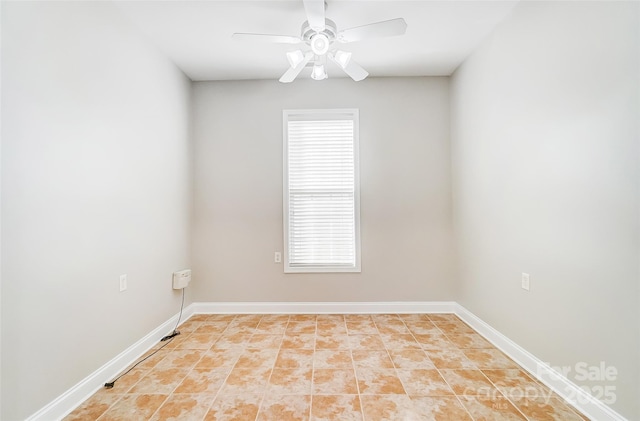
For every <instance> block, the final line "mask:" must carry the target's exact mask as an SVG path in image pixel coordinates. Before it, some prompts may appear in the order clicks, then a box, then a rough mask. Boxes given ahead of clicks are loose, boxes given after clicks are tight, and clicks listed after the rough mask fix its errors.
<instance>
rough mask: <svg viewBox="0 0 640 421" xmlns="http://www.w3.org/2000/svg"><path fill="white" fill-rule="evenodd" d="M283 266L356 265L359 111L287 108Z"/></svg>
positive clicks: (332, 268) (344, 268)
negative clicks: (291, 109)
mask: <svg viewBox="0 0 640 421" xmlns="http://www.w3.org/2000/svg"><path fill="white" fill-rule="evenodd" d="M284 123H285V127H284V132H285V139H284V141H285V148H284V149H285V156H284V158H285V159H284V160H285V177H284V179H285V191H284V196H285V197H284V199H285V200H284V204H285V215H284V216H285V218H284V220H285V248H286V250H285V271H286V272H354V271H360V250H359V186H358V181H359V180H358V153H357V152H358V142H357V140H358V127H357V125H358V112H357V110H315V111H313V110H309V111H285V113H284Z"/></svg>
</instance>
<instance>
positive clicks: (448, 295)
mask: <svg viewBox="0 0 640 421" xmlns="http://www.w3.org/2000/svg"><path fill="white" fill-rule="evenodd" d="M448 95H449V92H448V79H447V78H381V79H375V78H371V79H367V80H365V81H363V82H359V83H353V81H351V80H348V79H328V80H326V81H323V82H320V83H318V82H314V81H311V80H299V81H296V82H295V83H294V84H291V85H283V84H280V83H278V82H277V81H244V82H198V83H195V84H194V107H193V109H194V136H195V146H194V150H195V162H194V171H195V176H194V181H195V206H194V211H195V219H194V225H193V270H194V279H195V280H197V282H194V284H193V287H194V291H195V294H196V296H197V299H198V300H201V301H394V300H397V301H413V300H427V301H428V300H452V299H453V298H454V296H453V284H452V281H453V279H452V244H451V243H452V241H451V240H452V235H451V208H450V196H451V190H450V176H449V174H450V168H449V163H450V158H449V141H448V137H449V117H448ZM289 108H292V109H295V108H358V109H359V110H360V169H361V170H360V175H361V209H362V212H361V217H362V219H361V237H362V273H360V274H284V273H283V266H282V264H275V263H274V262H273V254H274V252H275V251H282V250H283V230H282V110H283V109H289Z"/></svg>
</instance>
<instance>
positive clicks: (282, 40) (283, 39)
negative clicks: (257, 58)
mask: <svg viewBox="0 0 640 421" xmlns="http://www.w3.org/2000/svg"><path fill="white" fill-rule="evenodd" d="M232 37H233V39H238V40H242V41H259V42H273V43H277V44H299V43H301V42H302V40H301V39H300V37H294V36H290V35H269V34H245V33H241V32H236V33H235V34H233V35H232Z"/></svg>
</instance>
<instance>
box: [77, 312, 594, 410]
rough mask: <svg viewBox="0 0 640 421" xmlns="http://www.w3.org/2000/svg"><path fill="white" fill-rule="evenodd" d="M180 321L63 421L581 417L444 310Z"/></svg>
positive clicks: (206, 317) (203, 317) (209, 317)
mask: <svg viewBox="0 0 640 421" xmlns="http://www.w3.org/2000/svg"><path fill="white" fill-rule="evenodd" d="M179 330H180V332H181V335H179V336H177V337H176V338H174V339H173V341H172V342H171V343H169V345H167V346H165V347H164V348H163V349H162V350H160V351H159V352H158V353H157V354H156V355H154V356H152V357H151V358H149V359H148V360H147V361H145V362H143V363H142V364H140V365H139V366H138V367H136V368H135V369H133V370H132V371H131V372H130V373H129V374H127V375H125V376H124V377H122V378H121V379H120V380H118V381H117V382H116V384H115V387H114V388H113V389H109V390H107V389H103V390H100V391H98V392H97V393H96V394H95V395H94V396H92V397H91V398H90V399H88V400H87V401H86V402H84V403H83V404H82V405H81V406H80V407H78V408H77V409H76V410H75V411H73V412H72V413H71V414H70V415H69V416H68V417H66V418H65V420H100V421H107V420H109V421H111V420H126V421H132V420H187V421H189V420H194V421H202V420H205V421H212V420H252V421H253V420H274V421H286V420H366V421H372V420H392V421H399V420H403V421H405V420H406V421H409V420H411V421H414V420H454V421H465V420H476V421H477V420H491V421H494V420H495V421H498V420H562V421H572V420H578V421H579V420H586V419H587V418H586V417H584V416H581V415H580V414H579V413H578V412H576V411H575V410H574V409H573V408H571V407H570V406H568V405H567V404H566V403H564V402H563V401H562V400H561V399H560V398H559V397H558V396H557V395H554V394H553V393H551V391H549V389H547V388H546V387H545V386H543V385H541V384H540V383H538V382H537V381H535V380H534V379H532V378H531V377H530V376H529V375H528V374H527V373H526V372H525V371H524V370H522V369H521V368H520V367H519V366H518V365H516V364H515V363H514V362H513V361H511V360H510V359H509V358H508V357H506V356H505V355H504V354H503V353H502V352H500V351H499V350H497V349H496V348H495V347H493V346H492V345H491V344H490V343H489V342H487V341H486V340H485V339H483V338H482V337H481V336H480V335H479V334H477V333H476V332H474V331H473V329H471V328H470V327H469V326H468V325H466V324H465V323H463V322H462V321H461V320H460V319H458V318H457V317H456V316H454V315H449V314H411V315H396V314H384V315H317V316H316V315H291V316H289V315H196V316H193V317H191V318H190V319H189V320H188V321H186V322H185V323H184V324H183V325H182V326H181V327H180V328H179ZM159 345H160V344H159ZM159 345H158V346H159Z"/></svg>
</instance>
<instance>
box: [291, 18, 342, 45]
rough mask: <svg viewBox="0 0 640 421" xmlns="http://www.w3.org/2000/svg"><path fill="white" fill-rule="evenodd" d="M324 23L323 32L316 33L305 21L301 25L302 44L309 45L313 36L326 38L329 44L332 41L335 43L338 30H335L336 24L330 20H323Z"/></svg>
mask: <svg viewBox="0 0 640 421" xmlns="http://www.w3.org/2000/svg"><path fill="white" fill-rule="evenodd" d="M324 22H325V24H324V31H321V32H316V31H314V30H313V29H311V26H310V25H309V21H305V22H304V23H303V24H302V30H301V35H300V38H302V40H303V41H304V42H306V43H308V44H311V38H312V37H313V36H314V35H316V34H322V35H324V36H326V37H327V39H328V40H329V44H331V43H333V41H335V40H336V38H337V36H338V29H337V26H336V23H335V22H334V21H332V20H331V19H325V20H324Z"/></svg>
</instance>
